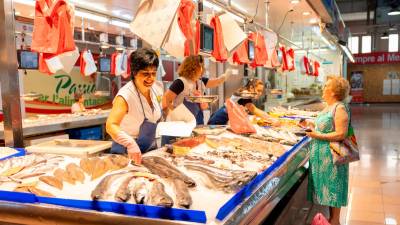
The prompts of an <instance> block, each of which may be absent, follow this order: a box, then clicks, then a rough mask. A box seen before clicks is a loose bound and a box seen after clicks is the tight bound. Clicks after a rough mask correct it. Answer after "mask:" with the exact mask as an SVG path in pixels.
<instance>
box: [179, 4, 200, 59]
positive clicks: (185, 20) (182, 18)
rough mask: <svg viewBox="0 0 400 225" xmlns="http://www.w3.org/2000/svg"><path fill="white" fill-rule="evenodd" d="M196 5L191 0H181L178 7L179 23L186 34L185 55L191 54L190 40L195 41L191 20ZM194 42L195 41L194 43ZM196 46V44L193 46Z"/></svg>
mask: <svg viewBox="0 0 400 225" xmlns="http://www.w3.org/2000/svg"><path fill="white" fill-rule="evenodd" d="M195 8H196V6H195V4H194V3H193V2H192V1H191V0H181V3H180V5H179V8H178V25H179V28H180V29H181V31H182V33H183V35H185V37H186V40H185V53H184V55H185V56H189V55H190V42H193V37H194V36H193V28H192V26H191V20H192V17H193V13H194V10H195ZM193 44H194V43H193ZM193 47H195V46H193Z"/></svg>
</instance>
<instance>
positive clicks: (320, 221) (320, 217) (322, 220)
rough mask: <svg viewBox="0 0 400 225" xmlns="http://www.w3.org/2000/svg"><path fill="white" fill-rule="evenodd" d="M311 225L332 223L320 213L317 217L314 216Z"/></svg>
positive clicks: (328, 224)
mask: <svg viewBox="0 0 400 225" xmlns="http://www.w3.org/2000/svg"><path fill="white" fill-rule="evenodd" d="M311 225H330V223H329V222H328V220H327V219H326V218H325V217H324V215H322V214H321V213H318V214H317V215H315V216H314V219H313V220H312V221H311Z"/></svg>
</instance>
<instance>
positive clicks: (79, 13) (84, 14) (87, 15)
mask: <svg viewBox="0 0 400 225" xmlns="http://www.w3.org/2000/svg"><path fill="white" fill-rule="evenodd" d="M75 16H78V17H83V18H86V19H89V20H94V21H98V22H101V23H106V22H108V18H107V17H104V16H99V15H96V14H92V13H88V12H82V11H79V10H75Z"/></svg>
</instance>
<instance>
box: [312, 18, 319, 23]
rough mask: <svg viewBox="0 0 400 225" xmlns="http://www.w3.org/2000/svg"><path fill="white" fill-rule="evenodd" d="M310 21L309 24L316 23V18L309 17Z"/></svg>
mask: <svg viewBox="0 0 400 225" xmlns="http://www.w3.org/2000/svg"><path fill="white" fill-rule="evenodd" d="M310 23H311V24H314V23H318V20H317V19H315V18H312V19H310Z"/></svg>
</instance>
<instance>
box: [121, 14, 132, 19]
mask: <svg viewBox="0 0 400 225" xmlns="http://www.w3.org/2000/svg"><path fill="white" fill-rule="evenodd" d="M121 17H122V18H124V19H127V20H133V16H131V15H129V14H122V15H121Z"/></svg>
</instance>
